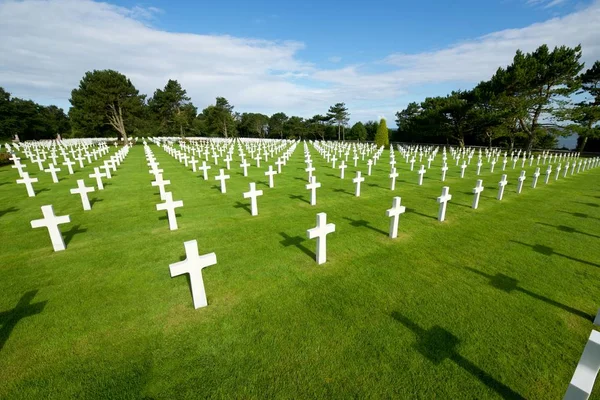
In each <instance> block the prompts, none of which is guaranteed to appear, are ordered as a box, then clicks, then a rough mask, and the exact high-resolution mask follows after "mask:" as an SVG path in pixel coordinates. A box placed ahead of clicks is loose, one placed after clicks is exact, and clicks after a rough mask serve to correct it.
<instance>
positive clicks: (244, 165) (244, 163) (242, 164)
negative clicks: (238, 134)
mask: <svg viewBox="0 0 600 400" xmlns="http://www.w3.org/2000/svg"><path fill="white" fill-rule="evenodd" d="M249 166H250V164H248V163H247V162H246V159H245V158H242V163H241V164H240V167H242V168H243V169H244V176H248V167H249Z"/></svg>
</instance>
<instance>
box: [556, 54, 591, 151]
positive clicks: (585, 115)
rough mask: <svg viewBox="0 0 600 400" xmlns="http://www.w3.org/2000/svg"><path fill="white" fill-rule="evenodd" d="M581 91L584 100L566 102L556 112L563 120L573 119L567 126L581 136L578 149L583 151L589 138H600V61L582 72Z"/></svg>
mask: <svg viewBox="0 0 600 400" xmlns="http://www.w3.org/2000/svg"><path fill="white" fill-rule="evenodd" d="M579 78H580V82H581V91H580V92H579V93H578V94H583V95H584V96H585V97H584V99H583V101H580V102H578V103H575V104H570V103H565V104H563V105H562V107H561V108H560V109H559V110H557V111H556V112H555V116H556V117H557V118H558V119H559V120H561V121H572V122H574V123H573V124H569V125H567V126H566V129H568V130H569V131H571V132H575V133H577V135H578V136H579V138H580V139H579V140H578V150H579V151H583V149H584V148H585V145H586V143H587V141H588V139H589V138H600V125H599V122H600V61H596V62H595V63H594V65H593V66H592V67H591V68H590V69H588V70H587V71H585V72H584V73H583V74H581V76H580V77H579Z"/></svg>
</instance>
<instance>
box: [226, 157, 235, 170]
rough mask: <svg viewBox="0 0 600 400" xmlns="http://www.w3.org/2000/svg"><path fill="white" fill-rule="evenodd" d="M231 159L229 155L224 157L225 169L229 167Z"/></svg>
mask: <svg viewBox="0 0 600 400" xmlns="http://www.w3.org/2000/svg"><path fill="white" fill-rule="evenodd" d="M232 160H233V159H232V158H231V157H230V156H227V157H225V163H226V164H227V170H230V169H231V161H232Z"/></svg>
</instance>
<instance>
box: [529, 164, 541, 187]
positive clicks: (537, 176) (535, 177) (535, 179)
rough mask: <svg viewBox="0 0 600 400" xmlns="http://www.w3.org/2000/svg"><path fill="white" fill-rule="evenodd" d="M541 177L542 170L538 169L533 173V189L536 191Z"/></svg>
mask: <svg viewBox="0 0 600 400" xmlns="http://www.w3.org/2000/svg"><path fill="white" fill-rule="evenodd" d="M539 177H540V169H539V168H536V169H535V172H534V173H533V180H532V181H531V187H532V188H534V189H535V187H536V186H537V181H538V178H539Z"/></svg>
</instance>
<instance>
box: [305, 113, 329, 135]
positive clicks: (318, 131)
mask: <svg viewBox="0 0 600 400" xmlns="http://www.w3.org/2000/svg"><path fill="white" fill-rule="evenodd" d="M329 120H330V119H329V117H327V116H323V115H320V114H317V115H314V116H313V117H312V118H310V119H308V120H307V121H306V122H307V125H308V132H309V133H310V134H312V135H313V137H314V138H315V139H321V140H325V135H326V126H325V124H326V123H327V122H329Z"/></svg>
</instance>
